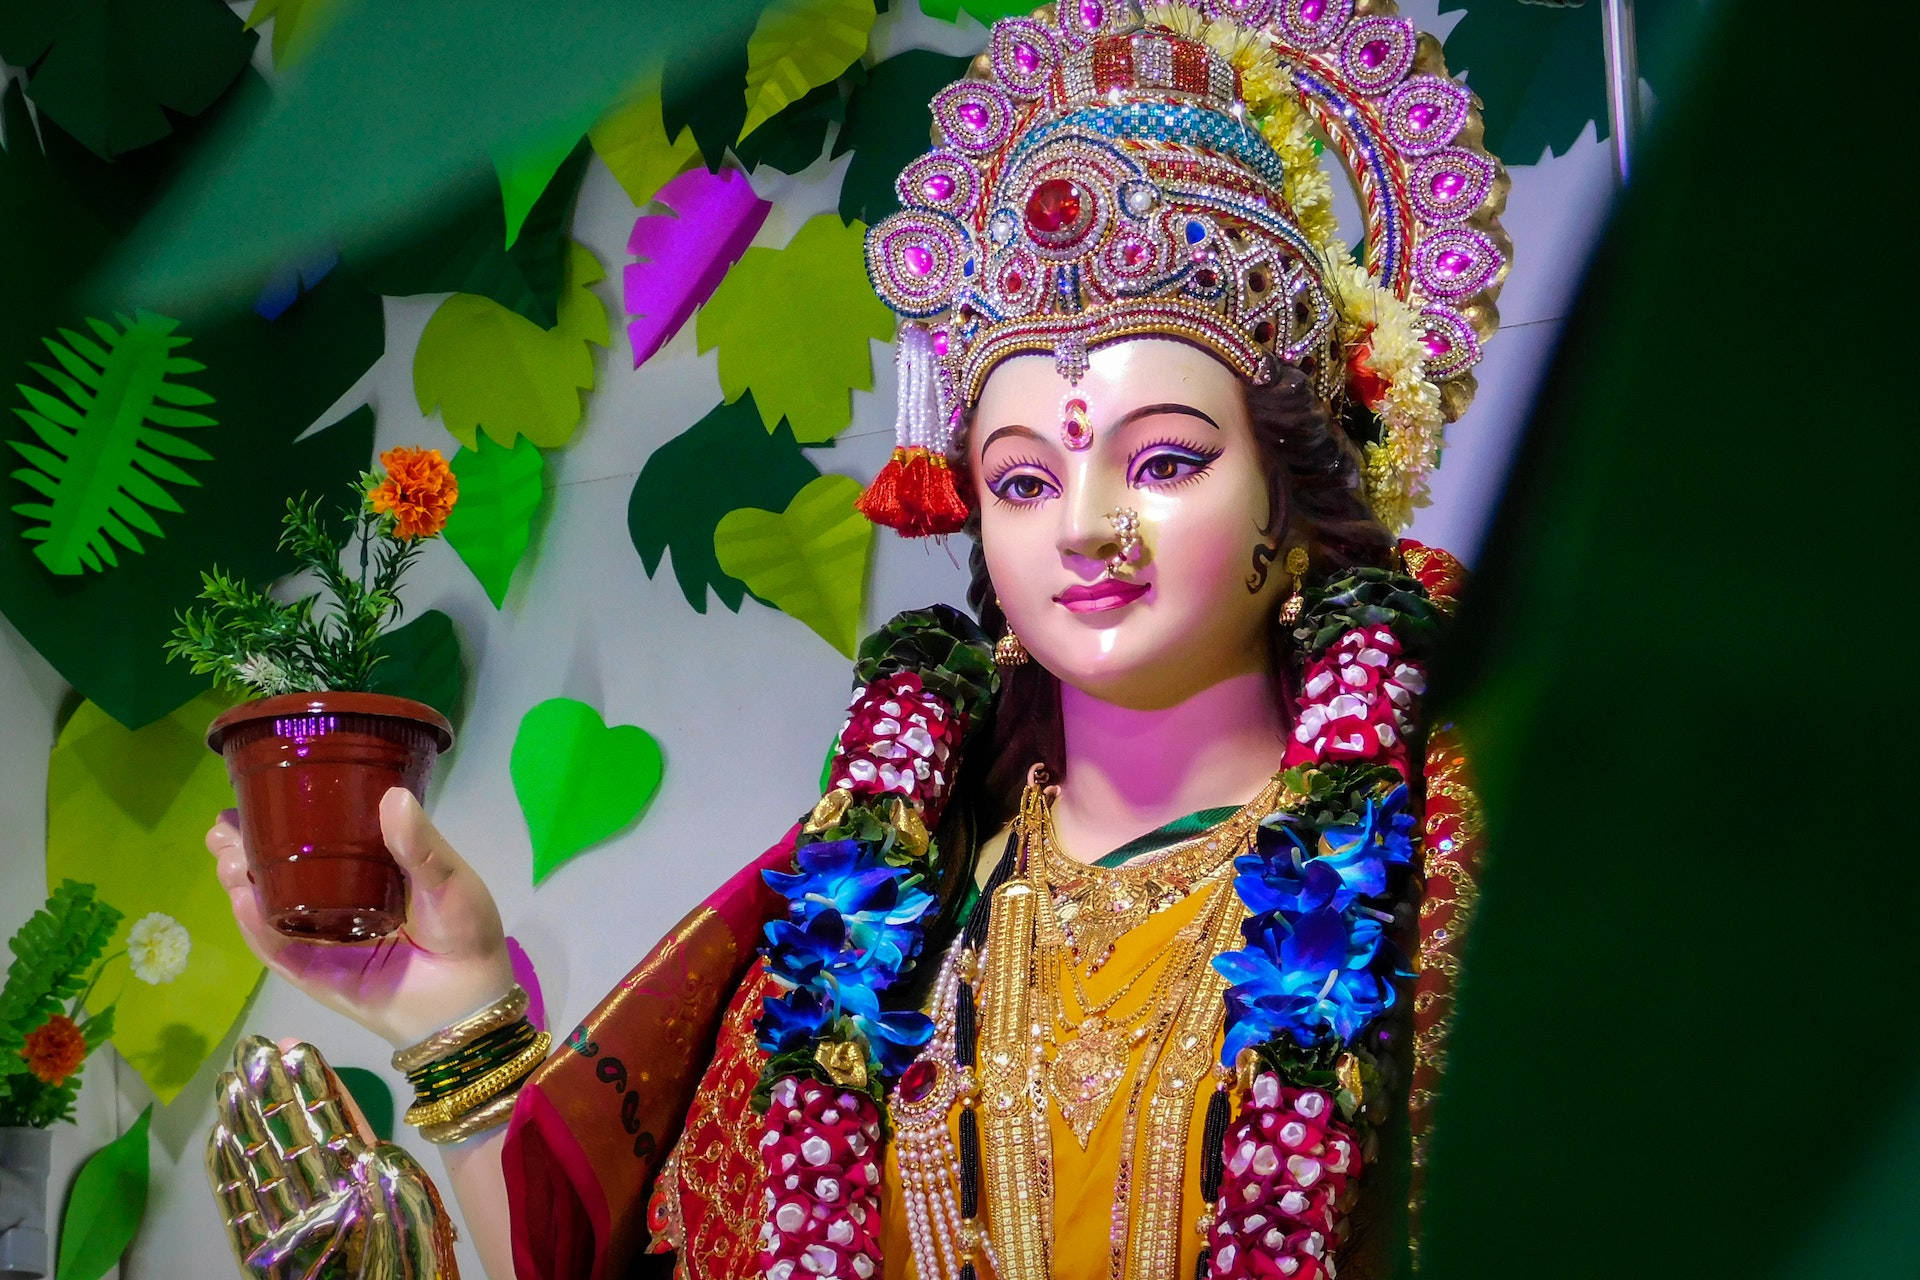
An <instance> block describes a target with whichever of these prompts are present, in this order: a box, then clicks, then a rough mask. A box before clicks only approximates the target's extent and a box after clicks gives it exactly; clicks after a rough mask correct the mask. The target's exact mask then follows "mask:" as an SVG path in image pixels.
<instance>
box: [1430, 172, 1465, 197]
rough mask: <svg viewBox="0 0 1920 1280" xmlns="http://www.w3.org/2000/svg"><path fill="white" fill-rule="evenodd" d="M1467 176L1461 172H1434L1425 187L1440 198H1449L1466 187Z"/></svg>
mask: <svg viewBox="0 0 1920 1280" xmlns="http://www.w3.org/2000/svg"><path fill="white" fill-rule="evenodd" d="M1466 185H1467V178H1466V175H1465V174H1461V173H1436V174H1434V175H1433V181H1431V182H1429V183H1428V184H1427V189H1428V190H1430V191H1432V192H1433V194H1434V195H1435V196H1437V197H1439V198H1440V199H1442V200H1451V199H1453V198H1454V197H1455V196H1457V195H1459V194H1460V193H1461V192H1462V191H1463V190H1465V189H1466Z"/></svg>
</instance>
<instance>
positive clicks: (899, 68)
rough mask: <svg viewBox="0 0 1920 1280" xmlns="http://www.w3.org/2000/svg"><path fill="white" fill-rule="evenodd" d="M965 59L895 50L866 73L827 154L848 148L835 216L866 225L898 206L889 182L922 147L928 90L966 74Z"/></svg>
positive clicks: (927, 127) (928, 118)
mask: <svg viewBox="0 0 1920 1280" xmlns="http://www.w3.org/2000/svg"><path fill="white" fill-rule="evenodd" d="M967 62H968V59H966V58H959V57H949V56H947V55H946V54H944V53H935V52H933V51H932V50H931V49H909V50H907V51H906V52H905V53H900V54H895V55H894V56H893V57H891V58H888V59H887V60H886V61H885V62H882V63H880V64H879V65H878V66H876V67H874V68H873V69H872V70H871V71H869V72H868V73H867V78H866V82H865V83H864V84H862V85H860V86H859V87H858V88H856V89H855V90H854V91H853V97H852V98H851V99H849V100H848V102H847V120H846V124H845V125H844V126H842V128H841V130H840V136H839V137H838V138H836V139H835V140H834V144H833V154H834V155H836V156H838V155H844V154H846V153H847V152H848V151H851V152H853V159H852V161H850V162H849V163H848V165H847V174H846V180H845V181H844V182H843V183H842V184H841V186H840V217H841V219H842V220H843V221H846V222H853V221H855V220H858V221H861V222H864V223H866V224H867V225H868V226H872V225H873V224H874V223H876V222H878V221H880V219H882V218H884V217H886V216H887V215H888V214H890V213H892V212H893V211H894V210H895V209H898V208H899V207H900V201H899V199H898V198H897V197H896V196H895V195H894V191H893V182H894V179H895V178H897V177H898V176H899V174H900V170H902V169H904V168H906V166H907V164H908V162H909V161H911V160H913V159H914V158H915V157H917V156H919V155H921V154H922V153H923V152H925V151H926V150H927V148H928V146H929V145H930V144H929V142H928V138H929V137H930V136H931V131H932V128H933V112H932V111H931V110H930V109H929V108H928V104H929V103H930V102H931V101H932V100H933V95H934V94H936V93H938V92H940V90H942V89H944V88H946V87H947V86H948V85H949V84H951V83H953V82H954V81H955V80H958V79H960V78H961V77H962V76H963V75H965V74H966V70H967Z"/></svg>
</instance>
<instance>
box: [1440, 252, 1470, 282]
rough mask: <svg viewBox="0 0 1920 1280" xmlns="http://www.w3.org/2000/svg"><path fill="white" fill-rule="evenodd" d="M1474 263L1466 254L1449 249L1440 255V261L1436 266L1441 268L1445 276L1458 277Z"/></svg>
mask: <svg viewBox="0 0 1920 1280" xmlns="http://www.w3.org/2000/svg"><path fill="white" fill-rule="evenodd" d="M1472 262H1473V260H1472V259H1471V258H1469V257H1468V256H1467V255H1466V254H1464V253H1462V252H1460V250H1458V249H1449V250H1447V251H1446V252H1445V253H1443V254H1441V255H1440V260H1439V261H1438V262H1437V263H1436V264H1435V265H1436V266H1438V267H1439V268H1440V270H1441V272H1442V273H1443V274H1445V275H1450V276H1457V275H1459V274H1460V273H1461V272H1462V271H1465V270H1466V269H1467V267H1468V266H1470V265H1471V264H1472Z"/></svg>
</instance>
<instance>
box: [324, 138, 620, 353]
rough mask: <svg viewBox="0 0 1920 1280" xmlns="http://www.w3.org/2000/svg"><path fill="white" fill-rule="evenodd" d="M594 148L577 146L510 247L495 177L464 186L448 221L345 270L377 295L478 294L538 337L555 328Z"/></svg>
mask: <svg viewBox="0 0 1920 1280" xmlns="http://www.w3.org/2000/svg"><path fill="white" fill-rule="evenodd" d="M591 154H592V148H591V147H590V146H588V145H587V142H586V140H585V139H584V138H583V139H581V140H580V141H579V142H578V143H577V144H575V146H574V148H573V150H572V152H571V153H569V154H568V156H567V158H566V160H565V161H564V162H562V163H561V165H560V167H559V168H558V169H557V170H555V172H554V175H553V180H552V181H551V182H549V183H548V184H547V187H546V190H545V191H543V192H542V193H541V195H540V198H539V199H538V200H536V201H534V203H533V207H532V209H530V210H529V211H528V212H527V216H526V219H525V221H523V222H522V223H521V224H520V232H519V235H518V236H516V237H515V238H514V241H513V247H512V248H508V247H507V214H506V206H505V204H504V197H503V196H502V194H501V190H500V181H499V179H498V177H496V176H495V174H494V173H493V172H492V170H488V172H487V173H486V174H485V175H484V176H481V177H478V178H475V179H474V180H472V181H470V182H468V183H465V184H463V185H462V187H461V189H460V191H459V194H458V195H456V196H455V197H454V202H453V206H452V207H453V210H454V211H453V213H452V214H451V215H449V216H447V217H443V218H437V219H434V220H432V221H431V222H430V223H429V224H428V225H426V226H423V227H420V228H417V229H416V230H415V231H414V232H413V233H412V234H410V235H408V236H405V237H404V238H403V239H401V240H400V241H399V242H397V243H390V244H388V245H386V246H384V247H382V248H380V249H378V250H376V251H373V252H364V251H363V252H361V253H357V254H356V253H349V254H347V255H346V259H345V269H346V270H347V271H350V272H352V273H353V274H354V275H355V276H356V277H357V278H358V279H359V280H360V282H361V283H362V284H363V285H364V286H365V287H366V288H368V289H370V290H372V291H373V292H375V293H381V294H386V295H388V296H391V297H407V296H409V295H412V294H416V293H476V294H480V295H482V296H484V297H488V298H492V299H493V300H494V301H495V302H498V303H499V304H500V305H501V306H503V307H506V308H507V309H508V310H510V311H516V312H518V313H519V314H521V315H523V316H525V317H526V318H527V319H529V320H531V321H533V323H535V324H537V325H539V326H540V327H541V328H542V329H551V328H553V326H554V325H555V323H557V321H558V318H559V317H558V312H559V304H560V287H561V282H562V277H563V275H564V268H565V265H566V255H567V244H568V231H569V229H570V228H571V227H572V226H573V204H574V200H575V198H576V197H578V196H579V194H580V181H581V179H582V178H584V177H585V176H586V172H587V158H588V156H590V155H591Z"/></svg>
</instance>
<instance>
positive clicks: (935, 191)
mask: <svg viewBox="0 0 1920 1280" xmlns="http://www.w3.org/2000/svg"><path fill="white" fill-rule="evenodd" d="M920 190H922V191H924V192H926V195H927V199H929V200H945V199H947V198H949V197H950V196H952V195H953V175H952V174H950V173H935V174H929V175H928V177H927V180H926V181H925V182H923V183H921V184H920Z"/></svg>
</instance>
